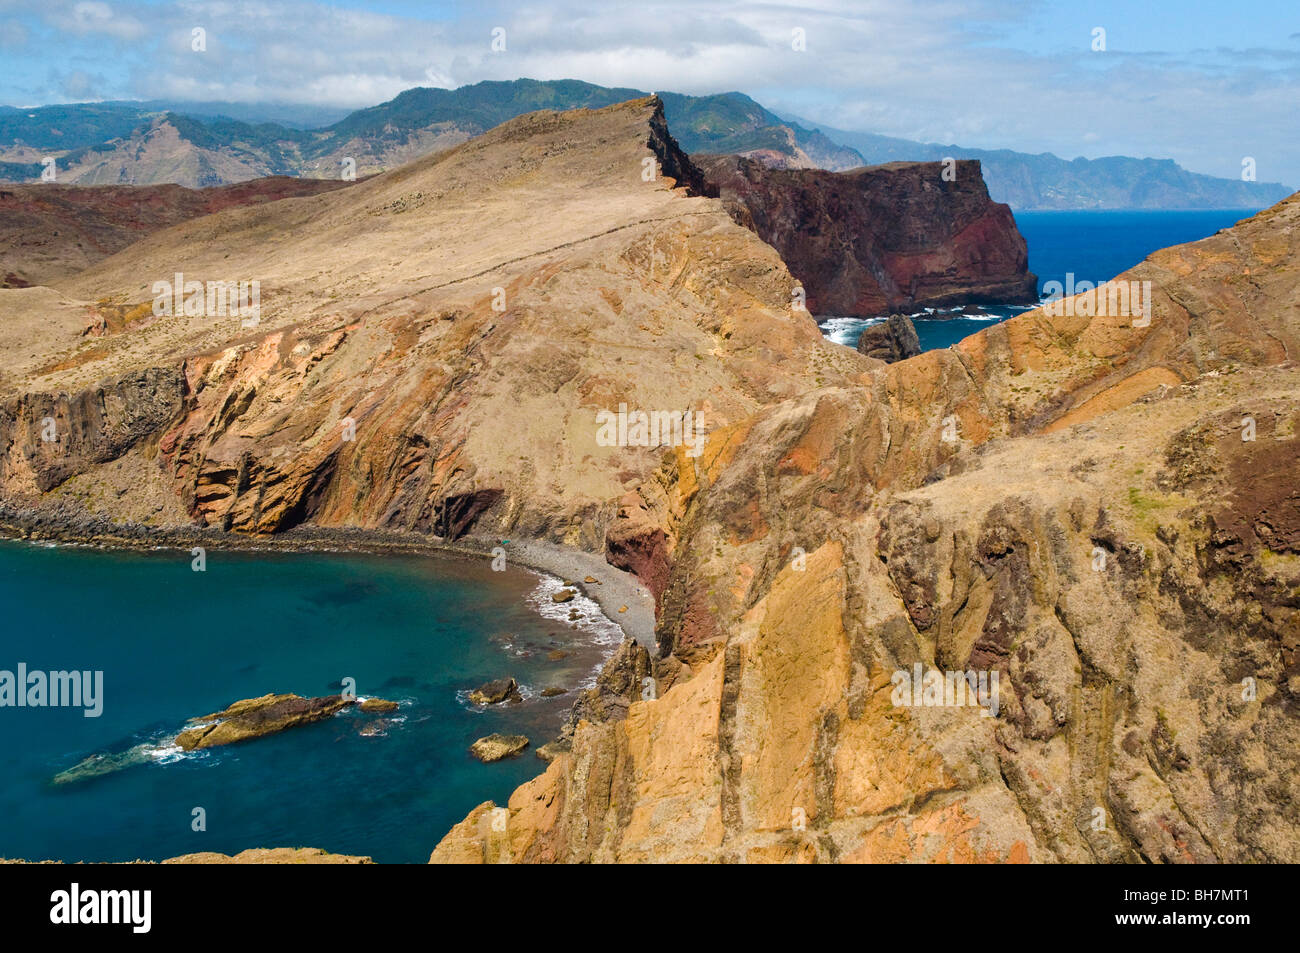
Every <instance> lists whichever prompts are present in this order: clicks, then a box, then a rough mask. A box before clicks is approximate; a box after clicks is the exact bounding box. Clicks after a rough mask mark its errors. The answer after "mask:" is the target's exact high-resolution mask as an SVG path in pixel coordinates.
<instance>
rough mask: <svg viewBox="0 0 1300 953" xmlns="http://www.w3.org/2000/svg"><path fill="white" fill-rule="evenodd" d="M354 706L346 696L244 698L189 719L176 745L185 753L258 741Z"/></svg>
mask: <svg viewBox="0 0 1300 953" xmlns="http://www.w3.org/2000/svg"><path fill="white" fill-rule="evenodd" d="M355 702H356V699H355V698H350V697H347V696H345V695H325V696H322V697H320V698H303V697H302V696H300V695H262V696H261V697H260V698H247V699H244V700H243V701H237V702H235V703H234V704H233V705H230V706H229V707H228V708H225V709H222V710H221V711H218V712H213V713H212V714H211V715H204V716H202V717H200V718H194V719H191V722H192V724H193V725H194V727H193V728H186V729H185V730H184V731H182V732H181V733H180V734H179V735H177V736H176V744H177V745H179V746H180V747H181V749H182V750H184V751H194V750H196V749H199V748H216V747H219V746H221V745H229V744H235V743H236V742H239V741H248V740H250V739H252V738H261V737H263V736H264V735H271V734H275V733H276V732H279V731H284V730H285V729H286V728H294V727H297V726H299V725H309V724H311V723H312V722H316V721H322V720H324V719H326V718H328V717H330V716H331V715H333V714H336V713H337V712H340V711H342V710H343V709H344V708H347V707H348V706H349V705H352V704H354V703H355Z"/></svg>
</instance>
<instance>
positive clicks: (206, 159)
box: [0, 79, 1291, 209]
mask: <svg viewBox="0 0 1300 953" xmlns="http://www.w3.org/2000/svg"><path fill="white" fill-rule="evenodd" d="M644 95H646V92H645V91H643V90H637V89H630V88H619V87H612V88H611V87H605V86H596V85H593V84H591V83H584V82H581V81H578V80H557V81H547V82H539V81H537V80H530V79H520V80H513V81H509V82H483V83H477V84H475V85H473V86H463V87H461V88H460V89H455V90H446V89H426V88H417V89H409V90H407V91H406V92H404V93H401V94H400V95H398V96H397V97H395V98H394V99H392V100H390V101H388V102H386V103H381V104H380V105H378V106H371V107H369V108H366V109H360V110H357V111H355V112H352V113H349V114H347V115H344V116H342V117H341V118H337V117H338V115H339V112H340V111H339V110H331V109H328V108H319V107H277V106H273V105H247V104H235V103H168V102H162V101H153V102H105V103H80V104H72V105H60V106H42V107H37V108H32V109H20V108H15V107H9V106H5V107H0V181H7V182H32V181H36V180H38V179H39V178H40V176H41V172H42V170H43V168H44V165H43V160H44V159H45V158H46V157H54V158H55V160H56V167H57V181H59V182H63V183H72V184H86V185H110V184H111V185H121V184H135V185H153V184H162V183H176V184H179V185H184V186H188V187H191V188H198V187H206V186H216V185H226V184H230V183H233V182H240V181H245V180H247V179H253V178H259V177H263V176H269V175H289V176H299V177H311V178H338V177H339V176H340V175H341V174H342V172H343V170H344V169H345V168H348V169H351V168H352V166H355V173H356V175H358V176H363V175H366V174H370V173H374V172H380V171H383V170H384V169H387V168H393V167H394V166H397V165H401V164H403V163H405V162H409V161H410V160H412V159H414V158H417V157H419V156H421V155H425V154H427V153H429V152H433V151H436V150H439V149H445V148H450V147H452V146H456V145H459V144H460V143H462V142H465V141H466V140H467V139H469V138H471V137H473V136H476V135H479V134H481V133H483V132H486V131H487V130H488V129H490V128H492V127H493V126H496V125H499V124H500V123H502V122H505V121H506V120H508V119H512V118H514V117H515V116H518V115H521V114H523V113H527V112H533V111H535V110H538V109H556V110H565V109H574V108H593V109H594V108H599V107H602V106H608V105H611V104H613V103H617V102H623V101H626V100H629V99H635V98H638V97H641V96H644ZM659 96H660V97H661V98H662V100H663V102H664V111H665V114H666V116H667V118H668V123H669V127H670V129H671V131H672V133H673V135H674V136H675V137H676V138H677V140H678V141H679V143H680V144H681V146H682V147H683V148H684V149H685V150H686V151H687V152H692V153H736V154H741V155H747V156H750V157H752V158H756V159H759V160H760V161H762V162H764V163H765V164H767V165H770V166H774V167H778V168H823V169H829V170H832V171H843V170H845V169H850V168H855V167H858V166H862V165H873V164H878V163H884V162H891V161H897V160H913V161H932V160H936V159H942V158H945V157H947V156H952V157H953V158H958V159H967V158H969V159H979V160H980V161H981V162H982V164H983V168H984V177H985V180H986V181H987V183H988V186H989V192H990V193H991V195H992V197H993V198H994V199H995V200H996V201H1000V202H1006V203H1007V204H1009V205H1011V206H1012V207H1013V208H1019V209H1031V208H1057V209H1089V208H1262V207H1265V206H1268V205H1272V204H1273V203H1275V202H1277V201H1279V200H1280V199H1281V198H1283V197H1285V196H1286V195H1288V194H1290V191H1291V190H1290V189H1288V188H1286V187H1285V186H1283V185H1280V184H1277V183H1253V182H1240V181H1237V180H1235V179H1221V178H1215V177H1213V176H1207V175H1200V174H1197V173H1193V172H1188V171H1187V170H1186V169H1183V168H1182V167H1180V166H1179V165H1178V164H1177V163H1175V162H1173V161H1172V160H1169V159H1164V160H1160V159H1134V158H1128V157H1123V156H1116V157H1109V158H1104V159H1074V160H1065V159H1061V158H1059V157H1057V156H1054V155H1051V154H1049V153H1044V154H1041V155H1030V154H1027V153H1020V152H1012V151H1010V150H996V151H989V150H980V149H965V148H962V147H960V146H944V145H938V144H934V143H920V142H913V141H910V140H906V139H895V138H891V137H888V136H878V135H874V134H871V133H862V132H850V131H846V130H838V129H830V128H826V127H822V128H820V129H818V128H815V127H814V124H812V123H809V122H808V121H806V120H803V119H799V118H797V117H784V118H783V117H781V116H778V115H777V114H775V113H773V112H771V111H770V110H768V109H765V108H764V107H763V106H762V105H760V104H759V103H757V102H755V101H754V100H753V99H751V98H750V97H748V96H746V95H744V94H743V93H722V94H719V95H715V96H685V95H681V94H679V93H671V92H660V93H659ZM272 119H274V121H272ZM348 160H351V161H350V162H349V161H348Z"/></svg>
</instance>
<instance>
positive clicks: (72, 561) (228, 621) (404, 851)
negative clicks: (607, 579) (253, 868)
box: [0, 541, 621, 863]
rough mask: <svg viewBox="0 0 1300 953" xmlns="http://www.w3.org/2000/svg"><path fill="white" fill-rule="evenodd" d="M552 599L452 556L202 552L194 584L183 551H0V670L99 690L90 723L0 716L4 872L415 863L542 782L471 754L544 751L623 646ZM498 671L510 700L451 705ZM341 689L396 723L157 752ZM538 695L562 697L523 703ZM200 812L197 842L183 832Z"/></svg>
mask: <svg viewBox="0 0 1300 953" xmlns="http://www.w3.org/2000/svg"><path fill="white" fill-rule="evenodd" d="M558 587H559V581H558V580H554V579H551V578H549V577H542V576H539V575H537V574H534V573H531V572H527V571H524V570H519V569H510V570H507V571H506V572H502V573H497V572H493V571H492V570H491V568H490V565H489V563H488V562H487V561H466V560H459V559H452V558H419V557H406V556H398V557H394V556H384V557H378V556H365V555H355V554H267V553H223V552H218V551H214V550H209V551H208V553H207V569H206V571H205V572H195V571H193V570H192V569H191V559H190V555H189V553H188V551H186V552H178V551H169V552H151V553H131V552H121V551H95V550H90V549H83V548H68V547H58V548H51V547H44V546H36V545H32V544H28V543H18V542H8V541H5V542H0V605H3V606H4V607H5V611H4V628H3V631H2V632H0V670H8V671H11V672H12V671H15V670H16V667H17V664H18V663H19V662H25V663H27V667H28V670H29V671H35V670H44V671H49V670H68V669H80V670H92V671H93V670H102V671H103V673H104V703H103V712H102V714H101V715H100V716H99V717H97V718H87V717H85V716H84V715H83V714H82V710H81V709H68V708H62V709H60V708H9V707H6V708H0V754H2V755H3V764H4V770H3V772H2V773H0V857H20V858H27V859H33V860H35V859H59V860H86V861H110V860H131V859H135V858H141V859H149V860H158V859H162V858H165V857H170V856H175V855H177V854H183V853H190V852H193V851H200V850H215V851H220V852H222V853H236V852H238V851H240V850H243V849H245V848H248V847H273V846H275V847H297V846H310V847H323V848H326V849H328V850H331V851H337V852H341V853H353V854H368V855H370V856H373V857H374V858H375V859H376V860H377V861H381V862H382V861H389V862H398V861H404V862H419V863H423V862H425V861H427V860H428V857H429V852H430V851H431V850H432V849H433V847H434V846H435V845H436V844H437V843H438V841H439V839H441V837H442V835H443V834H445V833H446V831H447V830H448V828H449V827H451V825H453V824H455V823H456V822H458V821H459V820H460V819H461V818H463V817H464V816H465V814H466V813H467V812H468V811H469V810H470V809H471V808H473V807H474V806H475V805H477V804H479V803H481V802H483V801H485V800H488V799H494V800H496V802H497V803H498V804H503V803H505V799H506V798H508V797H509V795H510V793H511V791H513V790H514V788H515V787H516V786H517V785H518V784H520V783H522V782H523V781H525V780H527V779H529V778H531V777H533V776H534V775H536V774H537V773H539V772H540V771H541V770H542V769H543V768H544V767H545V765H544V764H543V763H542V762H541V761H539V760H538V759H537V758H536V757H535V755H534V753H533V750H532V749H530V750H528V751H526V752H524V754H523V755H522V756H520V757H519V758H516V759H514V760H508V761H501V762H497V763H495V764H481V763H479V762H478V761H476V760H474V759H473V758H472V757H471V756H470V754H469V753H468V750H467V749H468V747H469V745H470V744H471V743H472V742H473V741H474V740H475V739H476V738H479V737H482V736H483V735H486V734H490V733H491V732H494V731H501V732H518V733H522V734H526V735H528V736H529V738H530V739H531V740H532V742H533V747H534V748H536V746H538V745H540V744H543V743H545V742H547V741H550V740H551V739H552V738H553V737H554V736H555V734H556V731H557V730H558V728H559V726H560V723H561V721H562V719H563V717H564V715H565V713H566V710H567V708H568V706H569V705H571V704H572V702H573V694H572V690H574V689H576V688H579V687H580V686H582V685H584V684H590V683H591V681H592V677H593V674H594V671H595V669H596V667H597V665H598V664H599V662H600V661H601V660H602V659H603V658H604V657H606V655H607V654H608V653H609V651H611V649H612V646H613V645H616V644H617V642H618V641H619V640H620V639H621V630H620V629H619V628H618V627H617V626H615V625H614V624H613V623H611V622H609V621H608V620H606V619H604V618H603V617H602V616H600V615H599V612H598V611H597V609H596V605H595V603H594V602H591V601H590V600H588V599H586V597H579V599H578V600H575V602H571V603H569V604H567V605H565V606H563V607H562V608H561V607H560V606H557V605H555V604H554V603H553V602H552V600H551V599H550V593H551V592H553V591H555V589H557V588H558ZM575 603H577V604H578V605H579V606H580V611H581V612H582V615H583V618H582V620H581V621H579V622H577V623H571V622H570V621H569V619H568V615H569V608H570V606H573V605H574V604H575ZM542 613H545V614H546V615H549V616H551V618H547V617H546V616H544V615H543V614H542ZM573 625H577V626H578V627H577V628H573V627H572V626H573ZM555 650H560V651H568V652H572V653H573V654H572V655H570V656H568V657H567V658H564V659H562V660H559V661H552V660H551V659H550V658H549V657H548V655H549V653H551V652H552V651H555ZM503 675H512V676H514V677H515V678H516V679H518V681H519V682H520V683H521V685H522V686H523V687H524V694H525V696H526V699H525V701H523V702H522V703H520V704H516V705H509V704H507V705H498V706H493V707H491V708H489V709H486V710H480V709H478V708H476V707H475V706H473V705H471V704H469V703H468V701H467V700H466V698H465V691H466V689H469V688H472V687H476V686H478V685H480V684H482V683H483V682H485V681H488V680H490V679H493V678H497V677H500V676H503ZM345 677H350V678H353V679H355V680H356V692H357V694H358V695H359V696H362V697H367V696H379V697H383V698H389V699H392V700H394V701H397V702H400V703H401V706H402V707H401V708H400V709H399V711H398V712H396V713H395V714H394V715H390V716H378V715H365V714H363V713H361V712H359V711H355V710H349V711H345V712H344V713H341V714H339V715H336V716H335V717H333V718H331V719H328V720H326V721H324V722H319V723H316V724H313V725H306V726H301V727H297V728H292V729H289V730H287V731H284V732H282V733H280V734H277V735H272V736H268V737H264V738H260V739H255V740H252V741H248V742H244V743H241V744H237V745H231V746H227V747H222V748H214V749H209V750H207V751H204V752H196V753H190V754H185V755H182V754H181V753H180V752H179V750H178V749H174V748H169V747H168V745H167V742H168V741H169V739H171V738H173V737H174V736H175V734H176V732H177V731H178V730H179V729H180V728H181V727H182V726H183V724H184V722H185V720H186V719H188V718H191V717H195V716H199V715H204V714H207V713H209V712H213V711H218V710H220V709H222V708H224V707H226V706H227V705H228V704H230V703H231V702H233V701H236V700H238V699H241V698H249V697H254V696H257V695H262V694H266V693H268V692H277V693H278V692H295V693H297V694H300V695H306V696H313V695H325V694H330V693H337V692H338V690H339V682H340V679H342V678H345ZM552 685H555V686H559V687H563V688H567V689H570V694H569V695H562V696H559V697H556V698H542V697H540V695H539V694H538V693H539V692H540V690H541V689H542V688H545V687H548V686H552ZM367 726H369V728H368V730H369V731H370V732H373V733H372V734H368V735H363V734H362V733H361V732H362V730H363V729H366V728H367ZM128 751H134V755H133V756H132V757H131V758H130V759H129V760H131V761H133V762H136V763H133V764H131V765H129V766H127V767H124V768H122V769H121V770H118V771H115V772H113V773H109V774H105V775H101V776H98V777H92V778H89V779H86V780H82V781H76V782H71V783H65V784H55V783H53V779H54V777H55V776H56V775H58V774H59V773H60V772H62V771H65V770H66V769H68V768H70V767H72V766H73V765H75V764H76V763H77V762H79V761H81V759H83V758H85V757H86V756H88V755H91V754H118V753H122V752H128ZM196 807H201V808H203V809H204V811H205V812H206V826H207V830H206V831H203V832H199V831H194V830H192V826H193V817H194V815H193V809H194V808H196Z"/></svg>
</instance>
